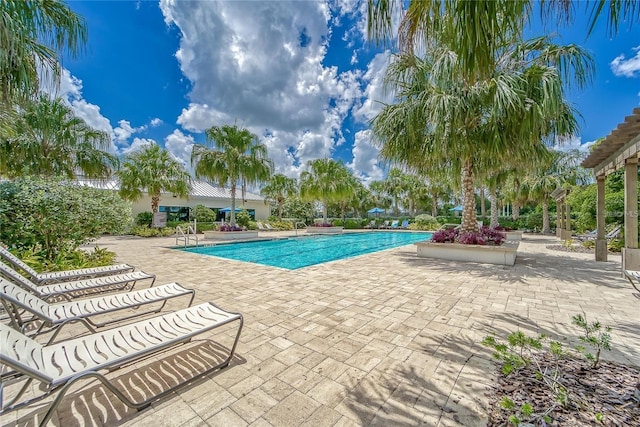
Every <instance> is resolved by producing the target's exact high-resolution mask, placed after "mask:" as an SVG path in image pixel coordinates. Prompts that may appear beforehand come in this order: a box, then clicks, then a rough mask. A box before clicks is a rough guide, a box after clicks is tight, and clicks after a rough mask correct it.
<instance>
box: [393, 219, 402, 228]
mask: <svg viewBox="0 0 640 427" xmlns="http://www.w3.org/2000/svg"><path fill="white" fill-rule="evenodd" d="M398 224H400V221H399V220H397V219H395V220H393V221H392V222H391V228H398Z"/></svg>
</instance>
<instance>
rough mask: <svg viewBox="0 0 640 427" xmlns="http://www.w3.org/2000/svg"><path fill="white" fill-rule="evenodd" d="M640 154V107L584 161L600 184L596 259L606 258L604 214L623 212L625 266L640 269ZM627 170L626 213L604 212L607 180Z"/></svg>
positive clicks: (625, 177)
mask: <svg viewBox="0 0 640 427" xmlns="http://www.w3.org/2000/svg"><path fill="white" fill-rule="evenodd" d="M639 156H640V108H635V109H634V110H633V114H631V115H630V116H627V117H625V119H624V122H622V123H620V124H619V125H618V127H616V128H615V129H614V130H613V131H611V133H610V134H609V135H607V137H606V138H605V139H604V140H603V141H602V142H601V143H600V145H598V146H597V147H596V148H595V149H594V150H593V151H592V152H591V154H589V156H588V157H587V158H586V159H585V160H584V161H583V162H582V166H583V167H585V168H590V169H593V172H594V174H595V177H596V182H597V187H598V190H597V191H598V197H597V205H598V206H597V224H598V230H597V234H596V261H606V260H607V239H606V238H605V229H604V223H605V215H624V237H625V245H624V248H622V268H623V269H626V270H640V249H638V157H639ZM619 169H624V212H605V210H604V183H605V179H606V177H607V176H608V175H610V174H611V173H613V172H615V171H617V170H619Z"/></svg>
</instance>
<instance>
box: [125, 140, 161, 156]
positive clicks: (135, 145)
mask: <svg viewBox="0 0 640 427" xmlns="http://www.w3.org/2000/svg"><path fill="white" fill-rule="evenodd" d="M153 144H157V142H156V141H155V140H153V139H150V138H137V137H136V138H133V141H131V144H130V145H128V146H126V147H122V148H121V149H120V152H121V153H122V154H129V153H131V152H133V151H137V150H139V149H141V148H143V147H146V146H148V145H153Z"/></svg>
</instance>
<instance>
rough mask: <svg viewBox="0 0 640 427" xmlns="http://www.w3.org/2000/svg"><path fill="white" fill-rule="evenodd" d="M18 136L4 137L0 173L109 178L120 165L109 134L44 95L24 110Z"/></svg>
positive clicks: (0, 147)
mask: <svg viewBox="0 0 640 427" xmlns="http://www.w3.org/2000/svg"><path fill="white" fill-rule="evenodd" d="M13 127H14V129H15V130H16V134H15V135H16V136H15V137H13V138H11V137H9V138H0V174H4V175H7V176H9V177H15V176H24V175H40V176H64V177H66V178H74V177H75V176H76V174H77V173H78V172H81V173H82V174H84V175H85V176H88V177H92V178H106V177H108V176H110V175H111V173H112V171H113V169H114V168H115V167H116V166H117V164H118V159H117V157H116V156H115V155H114V154H111V153H109V152H107V150H108V149H109V145H110V137H109V134H108V133H106V132H103V131H100V130H97V129H93V128H92V127H91V126H89V125H88V124H87V123H86V122H85V121H84V120H82V119H81V118H79V117H77V116H75V115H74V113H73V110H71V108H69V106H68V105H66V104H65V103H64V102H63V101H62V100H61V99H50V98H49V97H47V96H44V95H41V96H40V97H39V98H38V99H37V100H35V101H32V102H30V103H28V104H27V105H26V106H25V107H24V108H23V109H20V110H19V112H18V114H17V117H16V120H15V122H14V124H13Z"/></svg>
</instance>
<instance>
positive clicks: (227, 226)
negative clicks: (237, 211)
mask: <svg viewBox="0 0 640 427" xmlns="http://www.w3.org/2000/svg"><path fill="white" fill-rule="evenodd" d="M218 231H244V229H243V228H242V227H238V226H237V225H234V226H231V224H229V223H224V224H220V225H219V226H218Z"/></svg>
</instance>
